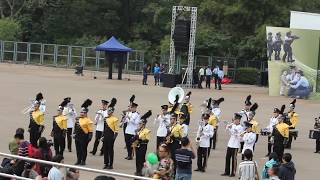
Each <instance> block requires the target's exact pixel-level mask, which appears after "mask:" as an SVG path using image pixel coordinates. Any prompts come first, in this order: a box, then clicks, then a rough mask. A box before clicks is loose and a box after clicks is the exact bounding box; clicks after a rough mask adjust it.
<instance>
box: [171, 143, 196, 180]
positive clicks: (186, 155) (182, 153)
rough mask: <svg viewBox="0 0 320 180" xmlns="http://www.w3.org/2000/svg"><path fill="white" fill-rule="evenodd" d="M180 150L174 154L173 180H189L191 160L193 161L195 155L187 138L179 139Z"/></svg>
mask: <svg viewBox="0 0 320 180" xmlns="http://www.w3.org/2000/svg"><path fill="white" fill-rule="evenodd" d="M181 145H182V147H181V149H177V150H176V152H175V159H176V168H177V169H176V176H175V180H180V179H183V180H191V179H192V178H191V177H192V170H191V168H192V159H195V157H196V153H195V150H194V149H193V146H192V144H191V143H190V141H189V139H188V138H187V137H184V138H182V139H181Z"/></svg>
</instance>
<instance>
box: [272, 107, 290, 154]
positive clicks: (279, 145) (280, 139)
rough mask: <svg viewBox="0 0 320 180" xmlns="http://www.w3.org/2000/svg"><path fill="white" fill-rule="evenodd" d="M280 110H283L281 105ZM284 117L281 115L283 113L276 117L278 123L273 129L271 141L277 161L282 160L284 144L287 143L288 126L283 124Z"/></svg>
mask: <svg viewBox="0 0 320 180" xmlns="http://www.w3.org/2000/svg"><path fill="white" fill-rule="evenodd" d="M281 109H283V110H284V109H285V106H284V105H283V106H282V108H281ZM285 118H286V116H285V115H283V112H280V115H279V117H278V121H279V123H278V124H277V125H276V126H275V127H274V128H273V131H272V137H271V138H272V139H271V142H273V152H275V153H277V155H278V157H279V159H282V156H283V152H284V147H285V144H287V143H288V138H289V126H288V124H286V123H284V121H285Z"/></svg>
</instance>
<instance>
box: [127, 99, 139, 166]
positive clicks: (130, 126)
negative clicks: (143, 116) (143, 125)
mask: <svg viewBox="0 0 320 180" xmlns="http://www.w3.org/2000/svg"><path fill="white" fill-rule="evenodd" d="M137 107H138V104H136V103H134V102H132V103H131V106H130V111H131V112H129V114H128V116H127V117H126V120H125V121H126V122H127V127H126V131H125V141H126V147H127V152H128V156H127V157H126V158H125V159H127V160H132V156H133V154H132V141H131V139H132V137H133V136H135V135H136V130H137V129H138V126H139V123H140V114H139V113H138V112H137Z"/></svg>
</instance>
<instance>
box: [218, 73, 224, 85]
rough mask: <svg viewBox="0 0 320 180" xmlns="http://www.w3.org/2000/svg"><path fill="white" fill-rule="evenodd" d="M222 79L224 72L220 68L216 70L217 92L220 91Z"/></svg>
mask: <svg viewBox="0 0 320 180" xmlns="http://www.w3.org/2000/svg"><path fill="white" fill-rule="evenodd" d="M223 78H224V72H223V70H222V69H221V68H219V69H218V89H219V90H222V89H221V82H222V79H223Z"/></svg>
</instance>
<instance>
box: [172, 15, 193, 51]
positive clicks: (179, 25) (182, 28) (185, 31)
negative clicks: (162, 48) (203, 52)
mask: <svg viewBox="0 0 320 180" xmlns="http://www.w3.org/2000/svg"><path fill="white" fill-rule="evenodd" d="M190 24H191V22H190V21H188V20H181V19H178V20H176V24H175V28H174V33H173V41H174V46H175V49H176V50H177V51H188V49H189V40H190Z"/></svg>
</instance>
